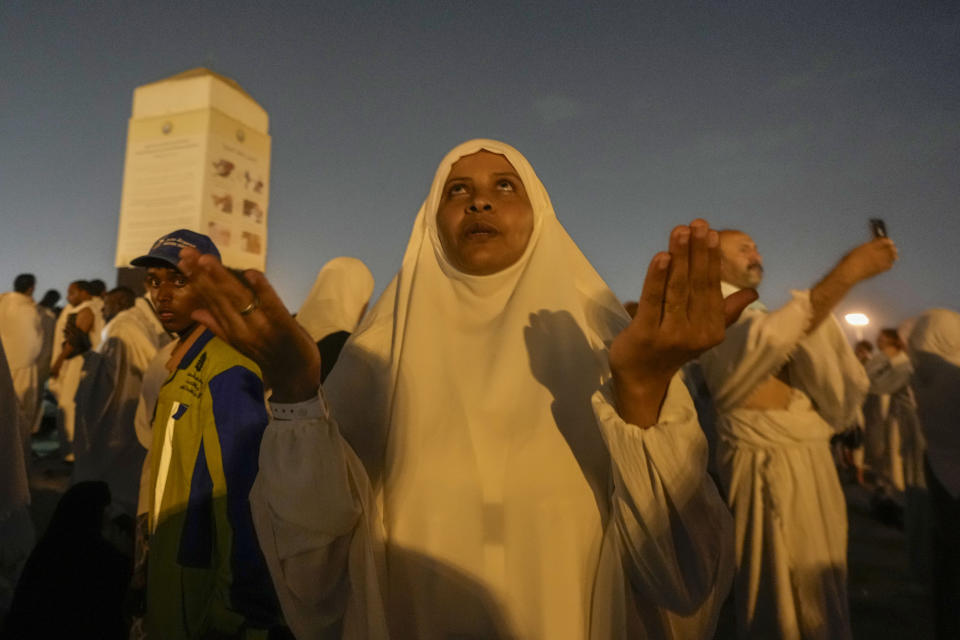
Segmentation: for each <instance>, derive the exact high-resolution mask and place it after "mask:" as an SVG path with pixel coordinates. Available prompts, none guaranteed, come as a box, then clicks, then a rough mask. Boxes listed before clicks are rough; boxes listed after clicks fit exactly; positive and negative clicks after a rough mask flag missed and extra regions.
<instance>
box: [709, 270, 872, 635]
mask: <svg viewBox="0 0 960 640" xmlns="http://www.w3.org/2000/svg"><path fill="white" fill-rule="evenodd" d="M722 288H723V293H724V295H725V296H726V295H729V294H730V293H732V292H733V291H736V287H733V286H732V285H730V284H728V283H722ZM751 307H752V308H749V309H747V310H746V311H745V312H744V313H743V315H741V317H740V319H739V321H738V322H737V323H736V324H734V325H733V326H731V327H730V328H728V329H727V335H726V338H725V339H724V341H723V342H722V343H721V344H720V345H718V346H716V347H714V348H713V349H711V350H710V351H708V352H706V353H704V354H703V355H701V356H700V364H701V366H702V368H703V372H704V375H705V377H706V380H707V385H708V387H709V388H710V391H711V393H712V395H713V399H714V403H715V406H716V409H717V413H718V419H717V431H718V436H719V445H718V460H717V467H718V471H719V475H720V477H721V480H722V482H723V484H724V485H725V488H726V492H727V501H728V502H729V503H730V506H731V508H732V509H733V514H734V521H735V523H736V524H735V526H736V549H737V565H738V570H737V577H736V580H735V583H734V591H735V594H736V607H737V624H738V632H739V635H740V636H741V637H743V638H805V639H809V638H824V639H830V640H834V639H837V638H849V637H850V618H849V612H848V608H847V581H846V551H847V512H846V503H845V501H844V496H843V492H842V490H841V488H840V482H839V480H838V478H837V472H836V468H835V466H834V461H833V456H832V455H831V451H830V444H829V440H830V437H831V435H832V434H833V433H834V428H843V427H845V426H846V425H849V424H851V423H852V422H853V420H854V419H855V418H856V415H857V410H858V407H859V406H860V404H861V403H862V401H863V397H864V395H865V393H866V389H867V385H868V380H867V376H866V372H865V371H864V370H863V367H862V366H861V365H860V363H859V362H858V361H857V360H856V357H855V356H854V355H853V351H852V350H851V349H850V346H849V345H848V344H847V341H846V339H845V338H844V336H843V333H842V331H841V330H840V327H839V325H838V324H837V322H836V320H835V319H834V318H833V317H829V318H827V319H826V320H824V321H823V322H822V323H821V324H820V326H819V327H817V328H816V329H814V330H813V331H812V332H810V333H809V334H808V333H807V332H806V331H807V329H808V326H809V324H810V320H811V317H812V313H813V309H812V307H811V305H810V299H809V294H808V292H794V294H793V299H792V300H791V301H790V302H788V303H787V304H786V305H784V306H783V307H781V308H780V309H777V310H776V311H772V312H769V313H768V312H766V311H765V310H764V309H763V308H757V307H756V306H755V305H751ZM773 376H777V377H778V378H779V379H780V380H786V381H788V383H789V387H788V388H787V396H786V398H785V399H784V406H783V407H781V408H779V409H776V410H769V409H757V408H745V407H744V405H745V404H746V405H747V406H751V404H750V403H749V402H748V401H749V400H750V397H751V395H752V394H753V393H754V391H756V390H757V389H758V387H760V386H761V385H762V384H764V383H767V381H769V380H770V379H771V378H772V377H773ZM774 384H776V383H774Z"/></svg>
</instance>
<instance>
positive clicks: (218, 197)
mask: <svg viewBox="0 0 960 640" xmlns="http://www.w3.org/2000/svg"><path fill="white" fill-rule="evenodd" d="M210 197H211V198H213V206H214V207H216V209H217V211H219V212H220V213H233V196H232V195H230V194H229V193H212V194H210Z"/></svg>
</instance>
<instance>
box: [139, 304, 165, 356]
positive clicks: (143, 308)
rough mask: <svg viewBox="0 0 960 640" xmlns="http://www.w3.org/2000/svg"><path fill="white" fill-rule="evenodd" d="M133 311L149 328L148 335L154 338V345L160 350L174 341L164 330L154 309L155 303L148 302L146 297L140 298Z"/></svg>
mask: <svg viewBox="0 0 960 640" xmlns="http://www.w3.org/2000/svg"><path fill="white" fill-rule="evenodd" d="M133 309H134V311H135V312H136V313H137V314H138V317H139V318H140V320H141V322H143V324H144V326H146V327H147V328H148V333H150V335H151V336H153V343H154V346H156V348H158V349H160V348H162V347H164V346H165V345H167V344H169V343H170V342H172V341H173V338H171V337H170V334H169V333H167V331H166V330H165V329H164V328H163V324H161V323H160V318H158V317H157V312H156V310H155V309H154V308H153V303H152V302H150V301H149V300H147V298H146V297H145V296H139V297H138V298H137V299H136V300H135V301H134V303H133Z"/></svg>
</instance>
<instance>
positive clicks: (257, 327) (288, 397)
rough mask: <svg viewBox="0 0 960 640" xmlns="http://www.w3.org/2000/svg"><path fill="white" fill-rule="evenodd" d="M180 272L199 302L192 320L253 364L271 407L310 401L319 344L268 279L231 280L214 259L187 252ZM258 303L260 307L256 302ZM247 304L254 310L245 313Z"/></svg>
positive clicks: (250, 274)
mask: <svg viewBox="0 0 960 640" xmlns="http://www.w3.org/2000/svg"><path fill="white" fill-rule="evenodd" d="M179 268H180V271H181V272H183V274H184V275H186V276H187V278H189V280H190V286H192V287H194V289H195V290H196V291H197V292H198V293H199V294H200V295H201V296H202V297H203V299H204V302H205V305H206V306H205V307H203V308H200V309H197V310H195V311H194V312H193V314H192V317H193V318H194V319H195V320H196V321H198V322H200V323H202V324H204V325H206V326H207V327H208V328H209V329H210V330H211V331H213V332H214V333H215V334H216V335H217V336H219V337H220V338H222V339H223V340H226V341H227V342H229V343H230V344H231V345H232V346H233V347H234V348H236V349H237V350H238V351H240V352H241V353H243V354H245V355H246V356H248V357H249V358H250V359H252V360H253V361H254V362H256V363H257V364H258V365H259V366H260V369H261V371H263V377H264V381H265V382H266V384H267V385H268V386H269V387H270V388H271V389H272V390H273V395H272V396H271V399H272V400H274V401H275V402H284V403H293V402H301V401H303V400H309V399H310V398H312V397H314V396H315V395H316V393H317V388H318V387H319V386H320V353H319V351H318V350H317V345H316V343H315V342H313V340H312V339H311V338H310V336H309V335H308V334H307V332H306V331H305V330H304V329H303V328H302V327H301V326H300V325H299V324H298V323H297V321H296V320H295V319H294V318H293V316H292V315H290V312H289V311H287V309H286V307H284V305H283V302H282V301H281V300H280V297H279V296H278V295H277V293H276V291H274V290H273V287H271V286H270V283H269V282H268V281H267V278H266V277H265V276H264V275H263V274H262V273H260V272H259V271H255V270H252V269H251V270H248V271H245V272H244V274H243V277H244V279H245V280H246V281H247V285H249V286H247V285H244V283H243V282H241V281H240V280H239V279H238V278H236V277H234V275H233V274H232V273H230V272H229V271H228V270H227V269H226V268H225V267H224V266H223V265H222V264H221V263H220V261H219V260H217V259H216V258H215V257H214V256H211V255H201V254H200V253H199V252H198V251H197V250H195V249H191V248H185V249H183V250H182V251H181V252H180V264H179ZM257 301H259V303H257ZM251 303H254V304H255V308H253V309H252V310H251V311H249V312H247V313H241V310H246V309H247V308H248V307H249V306H250V305H251Z"/></svg>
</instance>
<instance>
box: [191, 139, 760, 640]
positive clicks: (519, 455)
mask: <svg viewBox="0 0 960 640" xmlns="http://www.w3.org/2000/svg"><path fill="white" fill-rule="evenodd" d="M718 245H719V240H718V238H717V235H716V233H715V232H713V231H710V230H709V228H708V226H707V224H706V223H705V222H704V221H702V220H697V221H694V223H692V224H691V225H690V226H689V227H687V226H682V227H677V228H676V229H674V231H673V233H672V234H671V239H670V252H669V253H667V252H661V253H658V254H657V255H656V256H654V259H653V261H652V262H651V265H650V268H649V270H648V273H647V278H646V281H645V284H644V290H643V294H642V295H641V299H640V307H639V311H638V313H637V315H636V317H635V318H634V320H633V321H632V322H631V321H630V319H629V318H628V317H627V315H626V313H625V312H624V310H623V308H622V307H621V306H620V304H619V302H618V301H617V300H616V298H615V297H614V295H613V294H612V293H611V292H610V290H609V289H608V288H607V286H606V285H605V284H604V282H603V281H602V280H601V278H600V277H599V276H598V274H597V273H596V271H594V269H593V268H592V267H591V266H590V264H589V263H588V262H587V260H586V258H584V256H583V255H582V254H581V253H580V251H579V250H578V249H577V247H576V245H575V244H574V243H573V241H572V240H571V239H570V237H569V236H568V235H567V233H566V231H565V230H564V229H563V227H562V226H561V225H560V223H559V222H558V221H557V219H556V216H555V214H554V212H553V208H552V206H551V204H550V200H549V198H548V196H547V193H546V191H545V189H544V188H543V185H542V184H541V183H540V181H539V180H538V179H537V177H536V175H535V174H534V172H533V169H532V168H531V167H530V165H529V163H528V162H527V161H526V159H525V158H524V157H523V156H522V155H520V153H519V152H517V151H516V150H515V149H513V148H512V147H510V146H508V145H505V144H503V143H500V142H495V141H492V140H473V141H470V142H467V143H464V144H462V145H460V146H458V147H456V148H455V149H453V150H452V151H451V152H450V153H449V154H448V155H447V157H446V158H444V160H443V162H441V164H440V167H439V168H438V170H437V174H436V176H435V178H434V181H433V185H432V186H431V189H430V193H429V195H428V197H427V200H426V202H425V203H424V205H423V207H422V208H421V210H420V213H419V214H418V216H417V218H416V220H415V222H414V227H413V232H412V234H411V237H410V240H409V243H408V245H407V250H406V253H405V254H404V258H403V263H402V265H401V268H400V271H399V272H398V274H397V276H396V277H395V278H394V280H393V281H392V282H391V284H390V285H389V286H388V287H387V289H386V291H385V292H384V294H383V296H382V297H381V298H380V300H379V301H378V302H377V304H376V305H375V306H374V308H373V309H372V311H371V313H370V314H369V316H368V317H367V318H366V319H365V320H364V322H363V323H362V324H361V326H360V327H359V329H358V331H357V332H356V334H354V336H353V337H352V339H351V340H350V341H349V342H348V343H347V346H346V348H345V349H344V352H343V354H342V355H341V360H340V364H339V365H338V367H337V369H336V371H335V372H334V373H333V375H332V376H331V378H330V380H329V381H328V382H327V384H325V385H324V392H325V393H324V394H320V395H318V394H317V386H318V385H317V381H318V378H319V373H318V369H319V363H317V362H316V357H315V354H316V349H315V348H311V347H312V346H313V345H312V342H311V341H310V338H309V336H306V335H305V334H304V333H303V332H302V331H298V328H297V326H296V325H295V324H293V323H292V321H291V320H290V318H289V314H287V313H286V311H285V310H284V309H283V306H282V303H280V301H279V299H278V298H277V296H276V294H275V293H274V292H273V290H272V289H271V288H270V287H269V284H268V283H267V282H266V280H265V279H264V278H263V276H262V275H261V274H259V273H257V272H252V271H251V272H247V274H246V277H247V279H248V280H249V281H250V283H251V286H252V287H253V290H254V292H255V296H254V299H253V301H252V302H251V300H250V292H249V291H248V290H246V289H244V288H243V287H242V286H237V285H236V284H235V283H233V282H231V280H230V276H229V274H228V273H227V272H226V271H224V270H223V269H222V267H220V265H219V264H218V263H216V261H211V260H207V259H205V258H201V257H200V256H198V255H196V254H195V253H193V252H190V251H184V252H183V253H182V254H181V258H182V260H181V265H180V266H181V269H182V270H183V271H184V272H185V273H187V274H188V275H189V276H190V278H191V281H192V282H193V283H194V284H195V286H196V287H197V288H198V289H199V290H201V291H202V292H203V294H204V296H205V297H206V298H207V302H208V310H207V311H205V312H201V313H200V314H198V316H197V317H198V318H199V319H201V320H202V321H204V322H205V323H207V324H209V325H210V326H211V327H213V328H214V330H215V331H217V332H218V333H220V334H221V335H223V336H225V337H226V338H227V339H228V340H230V341H231V342H232V343H233V344H234V345H236V346H237V347H238V348H239V349H241V350H243V351H245V352H246V353H248V354H250V355H251V356H252V357H253V358H254V359H255V360H257V361H258V362H259V363H260V364H261V366H262V368H263V370H264V374H265V377H266V378H267V379H268V380H269V381H270V382H271V384H272V386H273V389H274V396H273V398H272V404H273V407H272V408H273V412H274V420H273V422H272V424H271V426H270V427H269V428H268V430H267V433H266V434H265V436H264V441H263V444H262V447H261V455H260V475H259V476H258V479H257V484H256V485H255V487H254V490H253V492H252V493H251V503H252V504H253V505H254V512H255V518H256V522H257V531H258V535H259V536H260V542H261V546H262V547H263V550H264V554H265V556H266V557H267V558H268V563H269V564H270V568H271V573H272V574H273V577H274V582H275V584H276V586H277V590H278V593H279V595H280V598H281V602H282V603H283V605H284V613H285V615H286V617H287V622H288V624H290V626H291V628H292V629H293V630H294V631H295V632H296V633H297V635H298V637H301V638H314V637H325V636H324V634H325V633H329V632H330V629H331V628H339V629H340V632H339V633H340V634H341V635H342V637H345V638H381V637H389V636H392V637H416V638H448V637H473V638H481V637H482V638H494V637H497V638H514V637H522V638H577V639H580V638H592V639H600V638H635V637H651V638H696V637H708V636H709V635H711V634H712V632H713V628H714V626H715V623H716V616H717V612H718V610H719V606H720V604H721V603H722V601H723V598H724V596H725V595H726V592H727V590H728V588H729V585H730V580H731V578H732V560H733V548H732V530H731V527H732V523H731V519H730V516H729V513H728V512H727V511H726V508H725V507H724V505H723V503H722V501H721V500H720V498H719V496H718V494H717V492H716V489H715V487H714V486H713V484H712V483H711V481H710V480H709V479H708V477H707V475H706V443H705V441H704V439H703V436H702V433H701V431H700V429H699V426H698V424H697V422H696V414H695V412H694V409H693V405H692V403H691V401H690V398H689V396H688V394H687V392H686V390H685V388H684V386H683V384H682V382H680V380H679V378H678V377H676V376H675V374H676V372H677V371H678V369H679V367H680V366H681V365H682V364H683V363H684V362H686V361H687V360H689V359H690V358H692V357H694V356H695V355H696V354H698V353H699V352H701V351H702V350H704V349H706V348H708V347H709V346H711V345H713V344H715V343H717V342H719V341H720V340H721V339H722V337H723V327H724V316H725V312H727V311H728V313H726V315H727V316H728V317H734V316H735V315H737V314H738V312H739V309H741V308H742V307H743V306H745V305H746V304H748V303H749V302H751V301H752V299H753V298H754V297H755V294H751V293H744V294H738V295H737V297H736V298H734V299H731V300H728V301H727V304H726V309H725V304H724V300H723V299H722V297H721V295H720V287H719V250H718ZM735 307H736V308H735ZM611 378H612V381H611ZM324 396H325V397H326V400H327V402H328V403H329V410H328V409H327V406H326V405H325V403H324V402H323V399H324ZM281 403H283V404H281Z"/></svg>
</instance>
